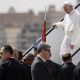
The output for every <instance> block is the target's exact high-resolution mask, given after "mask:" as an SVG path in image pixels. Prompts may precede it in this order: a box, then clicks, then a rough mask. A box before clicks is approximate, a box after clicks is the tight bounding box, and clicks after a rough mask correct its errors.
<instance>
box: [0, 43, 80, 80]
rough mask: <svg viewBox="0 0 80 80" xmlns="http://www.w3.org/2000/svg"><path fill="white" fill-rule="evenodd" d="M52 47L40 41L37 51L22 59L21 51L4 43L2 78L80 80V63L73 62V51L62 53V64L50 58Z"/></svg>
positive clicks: (0, 72)
mask: <svg viewBox="0 0 80 80" xmlns="http://www.w3.org/2000/svg"><path fill="white" fill-rule="evenodd" d="M50 49H51V47H50V46H49V45H48V44H46V43H40V44H39V45H38V47H37V49H36V52H34V53H33V54H31V53H29V54H27V56H26V58H24V59H22V52H21V51H18V50H16V49H13V48H12V47H11V46H10V45H4V46H3V47H2V48H1V50H0V54H1V59H0V60H2V61H1V64H0V80H80V63H78V65H77V66H76V65H74V64H73V63H72V58H71V53H66V52H65V53H64V54H63V55H62V57H61V58H62V60H63V62H64V63H63V65H60V64H57V63H55V62H53V61H51V60H50V57H51V54H52V53H51V50H50ZM14 54H15V55H16V56H15V55H14ZM53 54H54V53H53Z"/></svg>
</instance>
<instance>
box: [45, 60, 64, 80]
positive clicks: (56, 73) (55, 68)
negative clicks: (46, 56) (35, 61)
mask: <svg viewBox="0 0 80 80" xmlns="http://www.w3.org/2000/svg"><path fill="white" fill-rule="evenodd" d="M46 65H47V67H48V70H49V72H50V73H51V75H52V77H53V78H54V80H63V79H64V77H63V72H62V66H61V65H59V64H57V63H55V62H53V61H51V60H47V62H46Z"/></svg>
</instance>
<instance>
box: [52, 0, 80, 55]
mask: <svg viewBox="0 0 80 80" xmlns="http://www.w3.org/2000/svg"><path fill="white" fill-rule="evenodd" d="M63 8H64V11H65V12H66V15H65V17H64V20H63V21H62V22H57V23H55V24H53V25H55V27H59V26H63V28H64V32H65V35H64V39H63V42H62V44H61V49H60V55H62V54H64V53H65V52H67V53H71V51H72V50H73V49H74V48H75V47H76V46H78V45H79V43H80V14H79V12H78V11H77V10H75V9H73V5H72V3H71V2H69V1H67V2H65V4H64V6H63Z"/></svg>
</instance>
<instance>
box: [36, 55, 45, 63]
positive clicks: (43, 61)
mask: <svg viewBox="0 0 80 80" xmlns="http://www.w3.org/2000/svg"><path fill="white" fill-rule="evenodd" d="M37 56H38V57H39V58H40V59H41V60H42V61H43V62H46V60H45V59H44V58H42V57H41V56H40V55H37Z"/></svg>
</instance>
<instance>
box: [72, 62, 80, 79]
mask: <svg viewBox="0 0 80 80" xmlns="http://www.w3.org/2000/svg"><path fill="white" fill-rule="evenodd" d="M73 80H80V62H79V63H78V64H77V66H76V68H75V70H74V76H73Z"/></svg>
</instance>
